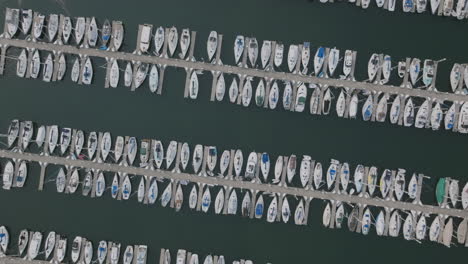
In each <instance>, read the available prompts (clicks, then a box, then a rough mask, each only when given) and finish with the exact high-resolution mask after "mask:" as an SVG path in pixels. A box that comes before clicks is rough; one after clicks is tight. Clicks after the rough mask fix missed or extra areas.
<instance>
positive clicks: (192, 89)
mask: <svg viewBox="0 0 468 264" xmlns="http://www.w3.org/2000/svg"><path fill="white" fill-rule="evenodd" d="M197 96H198V75H197V72H196V71H193V72H192V75H191V76H190V84H189V97H190V99H197Z"/></svg>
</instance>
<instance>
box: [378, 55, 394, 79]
mask: <svg viewBox="0 0 468 264" xmlns="http://www.w3.org/2000/svg"><path fill="white" fill-rule="evenodd" d="M381 67H382V76H383V79H382V80H380V84H385V83H387V82H388V81H389V80H390V73H391V72H392V58H391V57H390V56H389V55H385V56H384V58H383V62H382V66H381Z"/></svg>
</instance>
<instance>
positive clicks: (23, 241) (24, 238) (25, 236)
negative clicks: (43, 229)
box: [18, 229, 29, 257]
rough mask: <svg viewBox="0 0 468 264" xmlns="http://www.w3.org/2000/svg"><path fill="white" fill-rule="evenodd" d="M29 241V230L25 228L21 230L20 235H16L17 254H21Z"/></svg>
mask: <svg viewBox="0 0 468 264" xmlns="http://www.w3.org/2000/svg"><path fill="white" fill-rule="evenodd" d="M28 242H29V231H28V230H26V229H23V230H21V232H20V235H19V237H18V251H19V256H20V257H21V256H22V255H23V252H24V250H25V249H26V247H27V245H28Z"/></svg>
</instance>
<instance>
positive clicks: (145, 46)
mask: <svg viewBox="0 0 468 264" xmlns="http://www.w3.org/2000/svg"><path fill="white" fill-rule="evenodd" d="M152 29H153V26H152V25H148V24H144V25H142V28H141V32H140V39H139V44H140V52H142V53H146V52H148V50H149V47H150V44H151V30H152Z"/></svg>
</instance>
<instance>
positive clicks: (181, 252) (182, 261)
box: [176, 249, 187, 264]
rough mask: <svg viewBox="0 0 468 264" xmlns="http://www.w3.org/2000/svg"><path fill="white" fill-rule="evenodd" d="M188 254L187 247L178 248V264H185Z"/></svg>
mask: <svg viewBox="0 0 468 264" xmlns="http://www.w3.org/2000/svg"><path fill="white" fill-rule="evenodd" d="M186 255H187V251H186V250H185V249H179V250H177V259H176V264H185V258H186Z"/></svg>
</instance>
